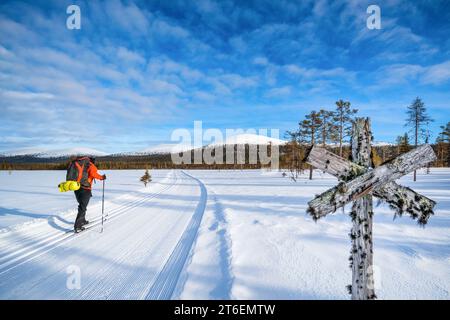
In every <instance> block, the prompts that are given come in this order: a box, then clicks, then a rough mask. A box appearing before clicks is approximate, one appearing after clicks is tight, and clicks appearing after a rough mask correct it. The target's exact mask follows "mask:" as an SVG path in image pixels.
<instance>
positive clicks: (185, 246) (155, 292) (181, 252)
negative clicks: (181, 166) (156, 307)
mask: <svg viewBox="0 0 450 320" xmlns="http://www.w3.org/2000/svg"><path fill="white" fill-rule="evenodd" d="M182 173H183V174H184V175H185V176H187V177H189V178H191V179H193V180H195V181H196V182H197V183H198V185H199V186H200V200H199V203H198V204H197V207H196V208H195V212H194V214H193V215H192V218H191V220H190V222H189V224H188V226H187V227H186V229H185V231H184V232H183V234H182V235H181V237H180V240H179V241H178V243H177V244H176V246H175V248H174V249H173V251H172V253H171V254H170V256H169V258H168V259H167V261H166V263H165V264H164V267H163V268H162V270H161V271H160V272H159V274H158V275H157V276H156V279H155V281H154V283H153V284H152V285H151V287H150V289H149V290H148V291H147V293H146V295H145V296H143V297H142V298H143V299H145V300H169V299H170V298H171V297H172V294H173V292H174V290H175V288H176V286H177V283H178V280H179V277H180V275H181V272H182V270H183V268H184V265H185V263H186V261H187V259H188V257H189V252H190V251H191V249H192V246H193V244H194V242H195V239H196V237H197V234H198V229H199V227H200V223H201V221H202V218H203V213H204V212H205V208H206V202H207V198H208V192H207V190H206V187H205V185H204V184H203V182H201V181H200V180H199V179H197V178H195V177H194V176H192V175H190V174H188V173H186V172H184V171H182Z"/></svg>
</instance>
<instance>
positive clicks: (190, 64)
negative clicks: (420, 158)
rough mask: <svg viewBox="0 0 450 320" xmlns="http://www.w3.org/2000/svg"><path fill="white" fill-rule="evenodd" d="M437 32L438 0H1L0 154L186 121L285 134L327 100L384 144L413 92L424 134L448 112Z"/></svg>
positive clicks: (111, 144)
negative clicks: (420, 103) (348, 106)
mask: <svg viewBox="0 0 450 320" xmlns="http://www.w3.org/2000/svg"><path fill="white" fill-rule="evenodd" d="M70 4H77V5H79V6H80V8H81V30H68V29H67V28H66V19H67V17H68V15H67V14H66V8H67V6H68V5H70ZM369 4H377V5H379V6H380V8H381V19H382V20H381V26H382V29H381V30H369V29H367V27H366V19H367V17H368V14H367V13H366V9H367V7H368V5H369ZM449 34H450V2H448V1H395V0H393V1H377V2H374V1H370V2H366V1H360V0H353V1H323V0H319V1H286V0H274V1H265V0H257V1H256V0H255V1H227V0H223V1H212V0H199V1H195V0H189V1H181V0H170V1H124V0H122V1H120V0H110V1H56V0H55V1H3V2H2V3H1V4H0V112H1V117H0V135H1V137H2V138H1V140H0V151H4V150H13V149H19V148H25V147H41V146H43V147H52V148H61V147H74V146H85V147H92V148H96V149H99V150H102V151H106V152H121V151H135V150H141V149H144V148H147V147H150V146H152V145H157V144H160V143H164V142H168V141H169V140H170V135H171V133H172V131H173V130H174V129H176V128H192V127H193V121H194V120H202V121H203V127H204V128H219V129H222V130H224V129H225V128H244V129H245V128H255V129H258V128H269V129H270V128H276V129H279V130H280V132H284V131H285V130H292V129H294V128H296V126H297V123H298V121H299V120H301V119H302V118H303V117H304V115H305V114H307V113H309V112H310V111H311V110H313V109H316V110H317V109H319V108H326V109H333V108H334V102H335V101H336V100H338V99H344V100H349V101H351V102H352V105H353V106H354V107H356V108H358V109H359V110H360V112H359V114H360V115H361V116H368V117H370V118H371V119H372V126H373V132H374V136H375V139H376V140H378V141H394V140H395V137H396V136H397V135H399V134H402V133H403V132H405V130H406V129H405V128H404V126H403V124H404V120H405V109H406V106H407V105H409V104H410V103H411V101H412V100H413V99H414V98H415V97H416V96H420V97H421V98H422V99H423V100H424V102H425V105H426V106H427V107H428V110H429V114H430V115H431V116H432V118H434V119H435V122H434V123H433V124H432V125H431V131H432V133H433V134H434V137H433V139H434V138H435V137H436V135H437V133H438V132H439V126H440V125H443V124H444V123H446V122H447V121H450V90H449V89H450V37H449Z"/></svg>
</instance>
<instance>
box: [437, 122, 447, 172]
mask: <svg viewBox="0 0 450 320" xmlns="http://www.w3.org/2000/svg"><path fill="white" fill-rule="evenodd" d="M440 128H441V129H442V132H440V133H439V135H438V137H437V138H436V143H437V147H438V154H439V153H440V160H441V163H442V165H447V166H450V122H447V125H445V126H441V127H440ZM445 153H447V161H445V160H444V159H445ZM445 162H447V163H446V164H445Z"/></svg>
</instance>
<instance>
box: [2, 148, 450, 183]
mask: <svg viewBox="0 0 450 320" xmlns="http://www.w3.org/2000/svg"><path fill="white" fill-rule="evenodd" d="M237 147H238V146H235V148H237ZM325 147H326V148H327V149H328V150H330V151H331V152H334V153H336V154H340V152H341V151H342V156H343V157H344V158H346V159H350V147H349V146H348V145H343V146H342V149H341V147H339V146H337V147H330V146H325ZM432 147H433V149H434V151H435V153H436V156H437V160H436V161H435V162H433V163H432V164H431V165H430V166H431V167H450V143H448V142H439V143H436V144H433V145H432ZM245 148H246V152H245V164H225V151H226V150H225V148H224V149H223V157H224V158H223V164H206V163H204V162H203V163H201V164H181V165H176V164H174V163H173V162H172V160H171V156H170V155H169V154H167V155H147V156H122V157H98V158H97V160H96V165H97V167H98V168H99V169H100V170H126V169H260V168H264V167H270V165H263V164H261V163H260V161H258V162H257V163H256V164H249V146H248V145H247V146H246V147H245ZM413 148H414V146H412V145H410V144H409V143H408V142H407V141H401V142H400V143H399V144H397V145H386V146H374V147H372V160H373V163H374V166H378V165H380V164H382V163H384V162H386V161H389V160H391V159H393V158H395V157H397V156H398V155H400V154H402V153H405V152H408V151H410V150H411V149H413ZM268 149H269V150H270V148H269V147H268ZM309 149H310V146H309V145H307V144H301V143H299V142H297V141H290V142H288V143H287V144H286V145H283V146H280V149H279V150H280V152H279V155H280V157H279V166H280V168H281V169H284V170H288V171H290V172H291V173H292V175H294V176H295V175H297V174H300V173H301V172H302V171H303V170H306V169H309V165H308V164H306V163H305V161H304V159H305V157H306V155H307V154H308V151H309ZM269 150H268V152H269ZM192 159H193V156H192ZM70 160H71V159H58V160H54V161H48V159H47V160H46V161H45V162H44V161H43V162H8V161H6V160H3V161H2V162H0V170H66V169H67V167H68V164H69V162H70ZM258 160H259V159H258ZM36 161H38V160H36Z"/></svg>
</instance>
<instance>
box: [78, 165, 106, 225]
mask: <svg viewBox="0 0 450 320" xmlns="http://www.w3.org/2000/svg"><path fill="white" fill-rule="evenodd" d="M77 161H79V163H81V166H82V177H81V181H80V183H81V188H80V189H78V190H77V191H75V197H76V199H77V202H78V215H77V218H76V219H75V225H74V229H75V232H76V233H78V232H80V231H83V230H84V227H83V226H85V225H87V224H88V223H89V221H87V220H86V210H87V206H88V204H89V200H90V199H91V197H92V191H91V190H92V182H93V181H94V179H98V180H105V179H106V175H100V174H99V173H98V169H97V167H96V166H95V158H93V157H82V158H79V159H77Z"/></svg>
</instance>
